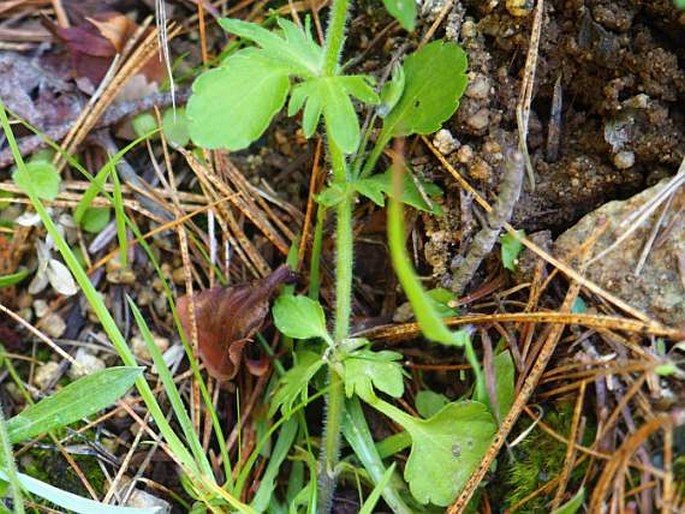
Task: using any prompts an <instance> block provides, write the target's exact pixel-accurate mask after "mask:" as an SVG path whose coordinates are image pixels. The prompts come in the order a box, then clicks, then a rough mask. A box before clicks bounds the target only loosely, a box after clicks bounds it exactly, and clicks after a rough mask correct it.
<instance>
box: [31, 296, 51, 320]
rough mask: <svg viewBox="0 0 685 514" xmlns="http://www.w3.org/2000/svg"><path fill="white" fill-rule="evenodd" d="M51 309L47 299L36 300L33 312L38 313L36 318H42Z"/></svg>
mask: <svg viewBox="0 0 685 514" xmlns="http://www.w3.org/2000/svg"><path fill="white" fill-rule="evenodd" d="M49 310H50V308H49V307H48V302H46V301H45V300H36V301H35V302H33V312H35V313H36V318H42V317H43V316H45V314H47V313H48V311H49Z"/></svg>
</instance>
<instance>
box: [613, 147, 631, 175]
mask: <svg viewBox="0 0 685 514" xmlns="http://www.w3.org/2000/svg"><path fill="white" fill-rule="evenodd" d="M612 161H613V163H614V166H616V167H617V168H618V169H619V170H627V169H628V168H632V167H633V165H634V164H635V153H634V152H631V151H629V150H623V151H621V152H617V153H615V154H614V156H613V157H612Z"/></svg>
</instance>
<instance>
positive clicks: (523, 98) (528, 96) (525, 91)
mask: <svg viewBox="0 0 685 514" xmlns="http://www.w3.org/2000/svg"><path fill="white" fill-rule="evenodd" d="M544 9H545V2H544V0H538V4H537V5H536V6H535V17H534V18H533V30H532V31H531V33H530V46H529V47H528V56H527V57H526V67H525V68H524V72H523V83H522V84H521V95H520V96H519V100H518V102H517V104H516V124H517V126H518V133H519V150H520V151H521V153H522V154H523V158H524V159H525V163H526V170H527V171H528V179H529V180H530V188H531V189H532V190H533V191H534V190H535V173H534V172H533V164H532V163H531V161H530V154H529V153H528V143H527V141H526V140H527V137H528V118H529V116H530V104H531V102H532V100H533V85H534V84H535V69H536V67H537V62H538V48H539V45H540V33H541V31H542V13H543V12H544Z"/></svg>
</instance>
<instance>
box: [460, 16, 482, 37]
mask: <svg viewBox="0 0 685 514" xmlns="http://www.w3.org/2000/svg"><path fill="white" fill-rule="evenodd" d="M477 34H478V28H477V27H476V22H474V21H473V20H466V21H465V22H464V23H463V25H462V26H461V35H462V37H463V38H465V39H471V38H474V37H476V35H477Z"/></svg>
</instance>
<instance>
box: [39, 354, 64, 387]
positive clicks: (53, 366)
mask: <svg viewBox="0 0 685 514" xmlns="http://www.w3.org/2000/svg"><path fill="white" fill-rule="evenodd" d="M60 373H61V371H60V366H59V363H57V362H55V361H48V362H46V363H44V364H41V365H40V366H38V368H36V372H35V373H34V375H33V383H34V385H35V386H36V387H37V388H38V389H40V390H41V391H44V390H45V389H47V388H48V387H49V386H50V385H51V384H53V383H55V382H56V381H57V378H58V377H59V375H60Z"/></svg>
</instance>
